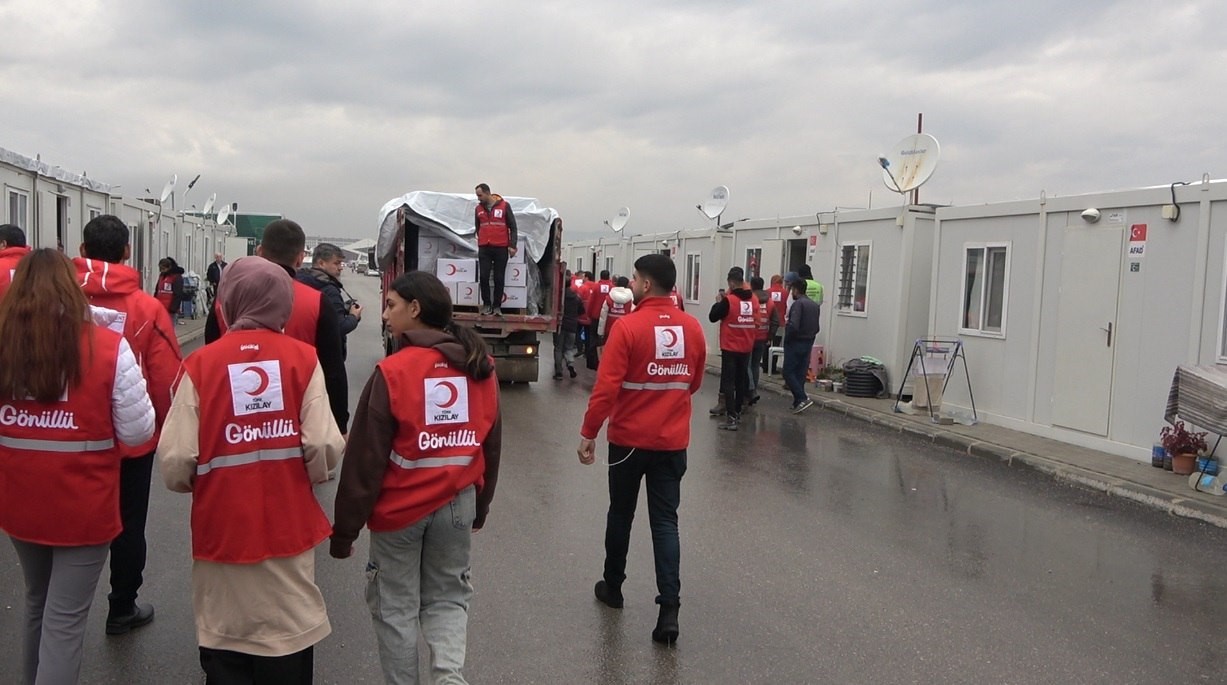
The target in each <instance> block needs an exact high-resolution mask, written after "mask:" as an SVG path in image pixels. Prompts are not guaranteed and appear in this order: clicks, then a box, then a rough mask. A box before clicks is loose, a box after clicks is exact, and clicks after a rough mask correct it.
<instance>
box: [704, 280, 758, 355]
mask: <svg viewBox="0 0 1227 685" xmlns="http://www.w3.org/2000/svg"><path fill="white" fill-rule="evenodd" d="M724 297H725V299H726V300H728V303H729V309H728V313H727V314H725V315H724V318H723V319H721V320H720V349H721V350H725V351H728V352H752V351H753V350H754V338H755V336H756V335H757V332H758V316H759V313H758V312H759V309H758V298H757V297H755V296H754V295H753V294H751V295H750V297H749V299H746V300H743V299H741V298H740V297H737V296H736V295H734V294H733V293H728V294H726V295H725V296H724ZM713 316H715V314H713Z"/></svg>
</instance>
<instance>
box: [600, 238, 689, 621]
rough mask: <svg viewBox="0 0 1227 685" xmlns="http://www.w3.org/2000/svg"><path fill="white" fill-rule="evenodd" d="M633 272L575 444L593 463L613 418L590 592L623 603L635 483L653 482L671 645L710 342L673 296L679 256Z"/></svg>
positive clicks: (653, 257) (659, 583)
mask: <svg viewBox="0 0 1227 685" xmlns="http://www.w3.org/2000/svg"><path fill="white" fill-rule="evenodd" d="M634 275H635V278H634V280H632V281H631V292H632V293H633V294H634V300H635V311H633V312H631V313H630V314H628V315H626V316H625V317H623V318H622V320H620V321H619V322H618V325H617V326H614V328H613V330H612V331H611V332H610V336H609V342H608V343H607V344H606V345H605V356H604V358H603V360H602V361H601V368H600V369H599V370H598V371H597V375H596V383H595V385H594V386H593V388H592V395H591V397H589V399H588V411H587V412H586V413H585V414H584V423H583V426H581V427H580V431H579V436H580V441H579V449H578V452H579V461H580V463H581V464H592V463H594V462H595V461H596V442H595V441H596V437H597V434H598V433H600V431H601V426H602V425H604V423H605V421H606V419H608V421H609V428H608V429H607V431H606V437H607V438H608V439H609V460H608V465H609V513H608V515H607V517H606V520H605V521H606V522H605V571H604V573H603V575H602V579H601V580H600V581H598V582H597V584H596V587H595V588H594V593H595V594H596V598H597V600H599V601H600V602H602V603H603V604H605V605H606V606H609V607H611V608H614V609H621V608H622V604H623V595H622V583H623V581H625V580H626V553H627V549H628V548H629V546H630V536H631V521H632V520H633V519H634V517H635V504H636V502H637V501H638V499H639V483H640V481H644V480H646V482H647V489H648V498H647V499H648V525H649V526H650V527H651V529H652V553H653V556H654V557H655V561H656V591H657V593H658V594H657V595H656V603H657V604H659V605H660V613H659V615H658V616H657V620H656V627H655V628H654V629H653V630H652V639H653V640H654V641H656V642H660V643H666V644H671V643H673V642H676V641H677V636H678V632H679V630H678V607H679V605H680V604H681V588H682V586H681V575H680V559H681V551H680V550H681V544H680V540H679V537H678V528H677V507H678V504H679V503H680V502H681V482H682V475H683V474H685V473H686V449H687V447H689V445H690V413H691V405H690V396H691V395H693V394H694V393H696V392H698V390H699V386H700V384H701V383H702V382H703V368H704V364H705V363H706V357H707V344H706V343H705V342H704V340H703V328H702V327H701V326H700V325H699V322H698V321H696V320H695V319H694V317H693V316H690V315H689V314H686V313H684V312H680V311H678V310H677V308H676V307H674V306H673V303H672V302H670V301H669V291H670V290H671V289H672V288H673V283H674V281H675V280H677V270H676V268H675V267H674V266H673V260H671V259H669V258H668V257H666V256H664V255H660V254H649V255H644V256H642V257H640V258H639V259H638V260H636V261H635V274H634Z"/></svg>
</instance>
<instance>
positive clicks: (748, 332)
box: [707, 266, 759, 431]
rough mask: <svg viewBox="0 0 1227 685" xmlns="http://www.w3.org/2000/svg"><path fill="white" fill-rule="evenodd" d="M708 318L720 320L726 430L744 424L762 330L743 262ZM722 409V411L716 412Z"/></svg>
mask: <svg viewBox="0 0 1227 685" xmlns="http://www.w3.org/2000/svg"><path fill="white" fill-rule="evenodd" d="M707 318H708V320H709V321H711V322H712V323H716V322H719V323H720V393H721V394H722V395H724V414H725V422H724V423H722V424H720V425H719V428H721V429H723V430H730V431H735V430H737V428H738V426H740V424H741V408H742V407H744V406H745V404H746V401H747V400H748V399H749V385H750V373H749V370H750V354H751V353H752V352H753V350H754V338H755V336H756V335H757V333H758V319H759V313H758V300H757V299H756V298H755V297H754V293H752V292H750V289H749V288H747V287H746V283H745V272H744V271H743V270H742V269H741V267H740V266H735V267H733V268H731V269H729V275H728V292H727V293H725V292H724V291H721V294H720V296H719V298H718V299H717V300H716V303H715V304H713V305H712V308H711V312H709V313H708V315H707ZM714 413H718V412H714Z"/></svg>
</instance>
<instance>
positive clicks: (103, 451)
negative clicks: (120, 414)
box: [0, 326, 123, 546]
mask: <svg viewBox="0 0 1227 685" xmlns="http://www.w3.org/2000/svg"><path fill="white" fill-rule="evenodd" d="M91 338H92V342H91ZM122 339H123V338H122V337H120V335H119V334H118V333H114V332H112V331H109V330H107V329H105V328H101V327H98V326H85V327H84V329H83V330H82V333H81V340H80V343H79V344H80V351H81V360H82V362H83V364H85V367H84V369H83V370H84V371H85V373H84V374H83V375H82V379H81V382H80V384H78V385H77V386H75V387H72V388H69V389H68V391H67V392H66V393H65V397H64V399H63V400H62V401H59V402H36V401H34V400H12V399H3V400H0V528H3V529H4V531H5V532H6V533H8V534H9V535H11V536H13V537H14V538H16V539H18V540H24V541H26V542H32V543H36V544H40V545H53V546H81V545H101V544H105V543H108V542H110V541H111V540H114V539H115V536H116V535H119V532H120V530H121V529H122V524H121V523H120V519H119V462H120V459H121V456H120V451H119V443H118V441H117V440H116V437H115V427H114V425H113V424H112V422H111V393H112V390H113V386H114V384H115V366H116V363H117V361H118V359H119V343H120V341H121V340H122Z"/></svg>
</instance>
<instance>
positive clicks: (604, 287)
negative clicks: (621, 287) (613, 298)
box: [584, 280, 614, 321]
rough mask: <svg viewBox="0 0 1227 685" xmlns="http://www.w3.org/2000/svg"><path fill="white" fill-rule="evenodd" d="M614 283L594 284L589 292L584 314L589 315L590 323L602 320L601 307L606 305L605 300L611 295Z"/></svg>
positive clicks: (606, 281)
mask: <svg viewBox="0 0 1227 685" xmlns="http://www.w3.org/2000/svg"><path fill="white" fill-rule="evenodd" d="M613 287H614V284H613V281H609V280H605V281H597V282H595V283H593V284H592V287H591V288H590V289H589V290H588V300H587V301H586V302H585V303H584V313H585V314H587V315H588V319H589V320H590V321H596V320H597V319H599V318H601V305H603V304H605V298H606V297H607V296H608V295H609V291H610V290H613Z"/></svg>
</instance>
